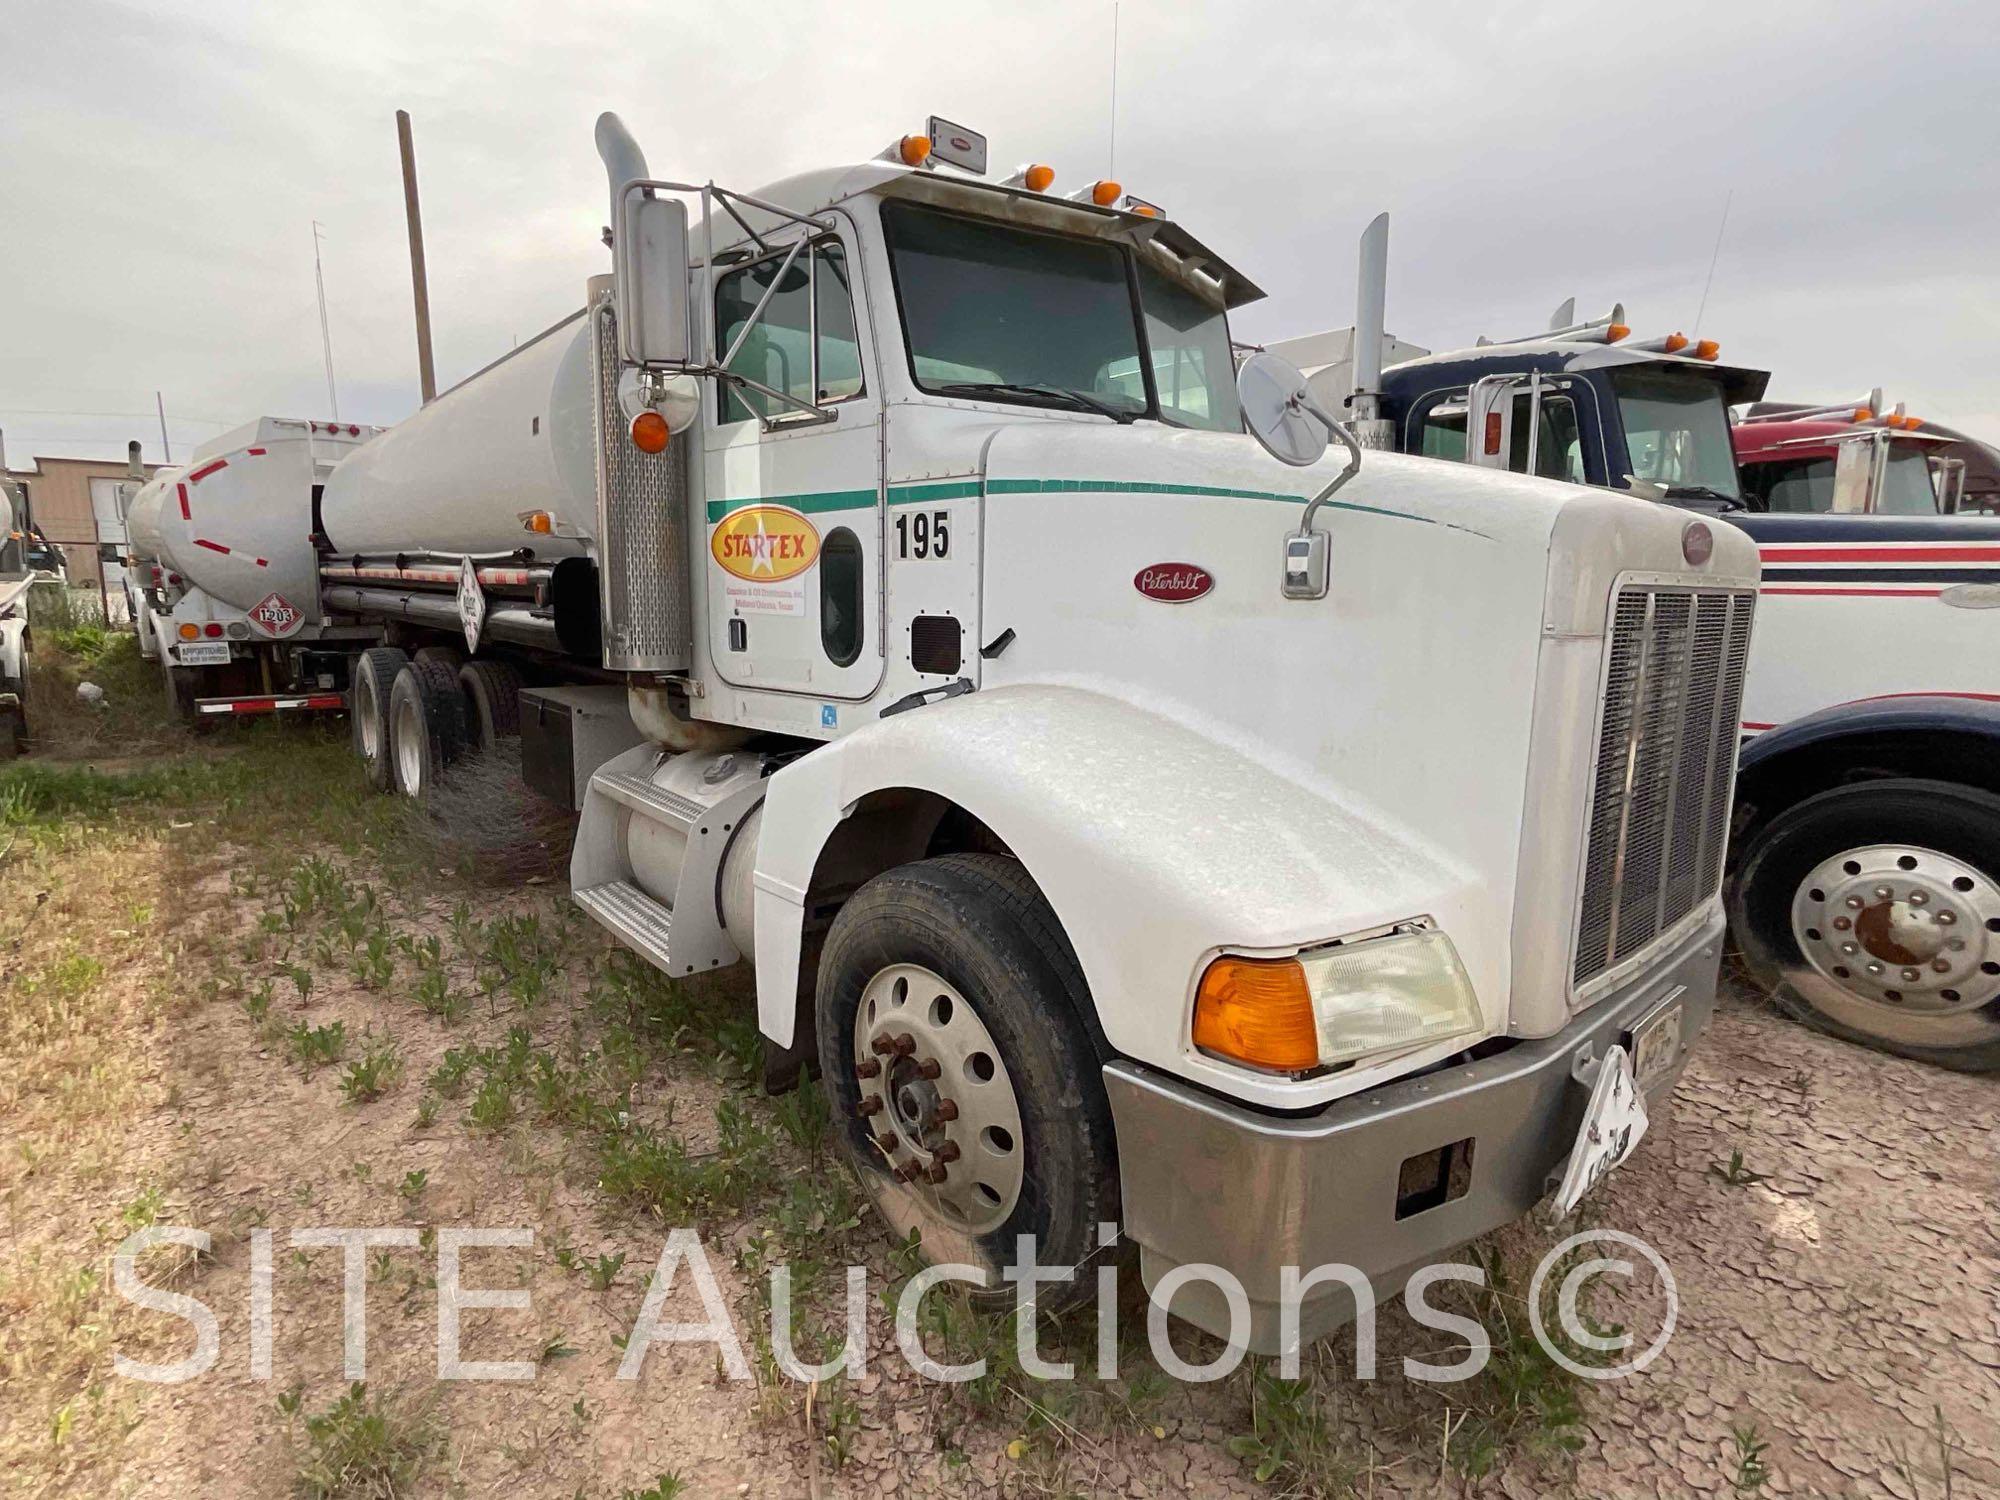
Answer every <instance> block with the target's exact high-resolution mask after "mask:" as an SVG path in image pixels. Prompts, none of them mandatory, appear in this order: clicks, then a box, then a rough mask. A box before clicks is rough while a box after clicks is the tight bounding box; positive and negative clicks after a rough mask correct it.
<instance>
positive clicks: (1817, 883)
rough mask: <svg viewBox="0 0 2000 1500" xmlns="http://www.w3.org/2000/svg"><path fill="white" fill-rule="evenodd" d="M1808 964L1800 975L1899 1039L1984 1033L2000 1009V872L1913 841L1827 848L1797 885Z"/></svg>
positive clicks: (1847, 1018) (1809, 988)
mask: <svg viewBox="0 0 2000 1500" xmlns="http://www.w3.org/2000/svg"><path fill="white" fill-rule="evenodd" d="M1791 917H1792V937H1793V939H1794V941H1796V942H1797V944H1798V949H1799V952H1800V954H1801V955H1803V956H1804V959H1805V964H1806V968H1805V969H1803V970H1794V971H1792V978H1793V980H1794V987H1795V988H1797V989H1799V990H1800V991H1801V993H1802V994H1803V995H1804V997H1805V998H1806V999H1807V1000H1808V1001H1809V1002H1810V1003H1812V1004H1813V1005H1814V1006H1815V1007H1817V1008H1818V1009H1820V1010H1821V1011H1823V1012H1825V1013H1826V1014H1828V1015H1831V1016H1833V1017H1834V1018H1835V1019H1837V1020H1840V1021H1842V1022H1844V1023H1846V1024H1847V1025H1850V1026H1854V1027H1856V1028H1857V1029H1859V1030H1863V1031H1867V1032H1870V1033H1871V1034H1874V1035H1879V1036H1883V1037H1888V1038H1890V1039H1893V1040H1898V1041H1915V1042H1923V1041H1931V1042H1949V1041H1957V1040H1983V1039H1985V1038H1986V1037H1989V1036H1992V1035H1994V1034H1996V1033H2000V1021H1995V1020H1988V1019H1987V1018H1985V1017H1983V1016H1981V1014H1980V1012H1981V1011H1982V1010H1984V1009H1985V1008H1986V1007H1987V1006H1988V1005H1989V1004H1990V1003H1991V1002H1992V1001H1993V1000H1994V999H1996V998H2000V879H1996V877H1995V876H1994V875H1993V874H1990V873H1988V872H1987V871H1985V870H1982V869H1980V868H1979V867H1978V866H1977V865H1974V864H1970V863H1968V862H1967V861H1965V860H1963V859H1960V858H1958V857H1957V856H1955V855H1950V854H1945V853H1942V852H1940V851H1938V850H1935V849H1927V848H1923V847H1921V846H1919V845H1914V844H1868V845H1863V846H1861V847H1858V848H1853V849H1844V850H1842V851H1840V852H1839V853H1838V854H1835V855H1832V856H1831V857H1829V858H1827V859H1823V860H1821V861H1820V862H1819V863H1818V864H1817V865H1815V866H1813V868H1812V869H1811V870H1809V871H1808V872H1807V873H1806V875H1805V878H1804V879H1802V880H1801V881H1800V882H1799V885H1798V888H1797V890H1796V891H1794V893H1793V896H1792V906H1791Z"/></svg>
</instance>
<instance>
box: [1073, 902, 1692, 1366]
mask: <svg viewBox="0 0 2000 1500" xmlns="http://www.w3.org/2000/svg"><path fill="white" fill-rule="evenodd" d="M1722 931H1723V915H1722V911H1721V908H1720V904H1719V903H1716V902H1711V903H1710V906H1709V910H1708V916H1707V919H1706V920H1705V921H1704V922H1702V924H1701V925H1700V926H1699V927H1698V928H1697V929H1696V930H1695V931H1694V933H1693V934H1692V935H1691V936H1688V937H1685V938H1683V939H1681V940H1680V942H1679V943H1678V944H1676V945H1675V947H1673V948H1672V949H1670V950H1669V951H1668V952H1666V953H1664V954H1662V955H1661V956H1660V957H1659V958H1657V959H1656V960H1655V961H1654V962H1653V963H1652V964H1650V965H1648V967H1647V969H1646V971H1645V972H1644V973H1643V974H1642V975H1640V976H1639V977H1638V978H1636V979H1635V980H1633V981H1632V982H1631V983H1630V984H1628V985H1626V986H1625V987H1623V988H1621V989H1618V990H1615V991H1613V992H1612V993H1610V994H1608V995H1606V996H1605V997H1604V998H1603V999H1601V1000H1599V1001H1597V1002H1596V1003H1595V1004H1594V1005H1592V1006H1591V1007H1590V1009H1589V1010H1587V1011H1585V1012H1584V1013H1583V1014H1582V1015H1581V1016H1579V1017H1577V1018H1576V1019H1575V1020H1573V1021H1572V1022H1571V1023H1570V1024H1569V1026H1568V1027H1566V1028H1565V1029H1564V1030H1562V1031H1560V1032H1558V1033H1557V1034H1556V1035H1554V1036H1551V1037H1545V1038H1542V1039H1540V1040H1536V1041H1524V1042H1520V1043H1518V1044H1516V1045H1515V1046H1513V1047H1510V1048H1508V1049H1507V1050H1506V1051H1505V1052H1502V1053H1499V1054H1497V1055H1495V1056H1492V1057H1488V1058H1483V1059H1481V1060H1479V1061H1477V1062H1472V1063H1466V1064H1463V1065H1460V1066H1454V1067H1450V1068H1444V1069H1439V1070H1437V1071H1434V1072H1430V1073H1426V1074H1423V1075H1422V1076H1420V1077H1415V1078H1406V1079H1401V1080H1398V1081H1396V1082H1394V1083H1389V1084H1385V1085H1383V1086H1382V1087H1380V1088H1374V1089H1368V1090H1366V1091H1364V1092H1362V1093H1360V1094H1356V1095H1354V1096H1352V1097H1351V1098H1347V1099H1341V1100H1338V1101H1336V1102H1335V1103H1333V1104H1331V1105H1329V1106H1328V1107H1327V1108H1325V1109H1324V1110H1321V1111H1319V1112H1318V1113H1316V1114H1311V1115H1304V1116H1279V1115H1270V1114H1265V1113H1262V1112H1260V1111H1257V1110H1253V1109H1250V1108H1247V1107H1245V1106H1243V1105H1240V1104H1235V1103H1231V1102H1229V1101H1227V1100H1223V1099H1219V1098H1217V1097H1215V1096H1214V1095H1212V1094H1209V1093H1206V1092H1204V1091H1202V1090H1200V1089H1196V1088H1193V1087H1191V1086H1190V1085H1188V1084H1186V1083H1183V1082H1181V1081H1179V1080H1177V1079H1172V1078H1168V1077H1166V1076H1165V1075H1163V1074H1160V1073H1157V1072H1154V1071H1152V1070H1151V1069H1147V1068H1143V1067H1140V1066H1139V1065H1138V1064H1136V1063H1131V1062H1127V1061H1123V1060H1120V1061H1117V1062H1112V1063H1107V1064H1106V1065H1105V1068H1104V1084H1105V1088H1106V1090H1107V1091H1108V1092H1109V1094H1110V1096H1111V1112H1112V1115H1113V1117H1114V1119H1115V1120H1116V1122H1117V1127H1118V1158H1119V1175H1120V1179H1121V1181H1122V1184H1123V1195H1124V1211H1125V1232H1126V1234H1127V1235H1129V1236H1130V1237H1131V1238H1132V1239H1133V1240H1134V1241H1136V1242H1137V1243H1138V1245H1139V1250H1140V1274H1141V1275H1142V1277H1143V1278H1144V1280H1145V1283H1146V1286H1147V1288H1148V1290H1151V1289H1152V1288H1153V1287H1154V1286H1155V1285H1157V1283H1158V1282H1159V1280H1160V1278H1161V1277H1162V1276H1164V1275H1166V1274H1167V1272H1168V1271H1170V1270H1172V1269H1173V1268H1174V1267H1176V1266H1181V1265H1198V1264H1206V1265H1211V1266H1217V1267H1220V1268H1221V1269H1223V1270H1226V1271H1229V1272H1230V1273H1232V1274H1233V1275H1234V1276H1235V1277H1236V1278H1237V1280H1238V1281H1240V1282H1241V1283H1242V1285H1243V1287H1244V1289H1245V1291H1246V1292H1247V1293H1248V1294H1249V1299H1250V1325H1251V1326H1250V1329H1249V1336H1250V1347H1251V1349H1253V1350H1255V1351H1256V1352H1258V1353H1260V1354H1271V1353H1278V1352H1280V1350H1281V1344H1282V1342H1283V1340H1282V1339H1281V1330H1282V1327H1283V1324H1282V1319H1281V1307H1282V1304H1281V1294H1282V1282H1281V1280H1280V1276H1281V1270H1282V1268H1283V1267H1286V1266H1293V1267H1296V1268H1298V1271H1299V1273H1300V1274H1301V1276H1304V1275H1306V1274H1309V1273H1310V1272H1311V1271H1312V1269H1313V1268H1314V1267H1316V1266H1322V1265H1348V1266H1352V1267H1354V1268H1355V1269H1357V1270H1359V1271H1360V1272H1362V1273H1363V1274H1364V1275H1366V1276H1367V1277H1368V1279H1369V1282H1370V1284H1371V1286H1372V1287H1373V1290H1374V1295H1375V1298H1376V1300H1377V1301H1378V1302H1380V1301H1383V1300H1386V1299H1388V1298H1390V1297H1392V1296H1394V1295H1395V1294H1396V1293H1397V1292H1398V1291H1400V1290H1401V1289H1402V1286H1403V1283H1404V1282H1405V1281H1407V1280H1408V1279H1409V1277H1410V1275H1411V1274H1412V1273H1413V1272H1415V1271H1416V1270H1418V1269H1419V1268H1421V1267H1423V1266H1425V1265H1429V1264H1431V1263H1432V1262H1434V1261H1438V1260H1441V1259H1443V1258H1444V1257H1445V1256H1446V1255H1447V1254H1448V1253H1449V1252H1450V1251H1452V1250H1454V1249H1456V1248H1457V1247H1458V1246H1460V1245H1463V1244H1465V1243H1466V1242H1467V1241H1469V1240H1473V1239H1476V1238H1477V1237H1478V1236H1480V1235H1482V1234H1485V1233H1486V1232H1488V1231H1489V1230H1492V1229H1497V1228H1499V1227H1500V1226H1501V1225H1503V1224H1509V1223H1512V1222H1513V1221H1514V1220H1516V1219H1519V1218H1520V1217H1522V1216H1523V1215H1524V1214H1526V1213H1527V1212H1528V1211H1529V1210H1530V1209H1531V1208H1533V1207H1534V1206H1535V1204H1536V1203H1538V1202H1539V1201H1540V1200H1541V1198H1542V1197H1543V1195H1544V1194H1545V1193H1547V1192H1548V1191H1549V1189H1550V1187H1551V1185H1552V1177H1553V1175H1554V1174H1555V1173H1556V1172H1557V1170H1558V1169H1559V1168H1561V1166H1562V1165H1563V1163H1564V1162H1565V1161H1566V1160H1567V1159H1568V1157H1569V1152H1570V1147H1571V1144H1572V1143H1573V1141H1574V1139H1575V1136H1576V1133H1577V1129H1578V1127H1579V1125H1580V1124H1581V1122H1582V1118H1583V1111H1584V1106H1585V1104H1586V1103H1587V1102H1588V1099H1589V1089H1588V1088H1587V1087H1586V1086H1585V1084H1584V1083H1582V1082H1581V1081H1579V1079H1578V1077H1577V1072H1578V1070H1579V1069H1580V1068H1581V1067H1582V1065H1583V1064H1584V1063H1586V1062H1587V1061H1589V1060H1590V1059H1592V1058H1595V1057H1602V1056H1603V1055H1604V1053H1605V1051H1606V1049H1607V1048H1609V1047H1611V1046H1612V1045H1613V1044H1615V1043H1619V1042H1623V1043H1624V1044H1625V1046H1626V1048H1627V1050H1628V1051H1629V1050H1630V1049H1631V1045H1632V1031H1633V1029H1634V1028H1635V1027H1636V1026H1637V1025H1639V1024H1640V1023H1641V1022H1643V1021H1645V1020H1646V1019H1648V1018H1649V1017H1650V1016H1652V1015H1653V1014H1655V1013H1656V1012H1658V1011H1660V1010H1662V1009H1663V1008H1664V1007H1666V1006H1667V1005H1669V1004H1671V1003H1673V1002H1674V1001H1675V1000H1678V1001H1679V1002H1680V1005H1681V1007H1682V1009H1681V1027H1680V1032H1681V1038H1680V1046H1679V1048H1678V1049H1677V1050H1676V1052H1675V1055H1674V1057H1673V1060H1672V1062H1671V1064H1670V1065H1668V1066H1667V1067H1665V1068H1664V1069H1663V1070H1662V1071H1661V1072H1660V1074H1659V1075H1658V1077H1656V1078H1655V1079H1653V1080H1651V1081H1649V1083H1648V1086H1647V1088H1646V1099H1647V1103H1648V1104H1649V1105H1659V1106H1663V1105H1664V1103H1665V1101H1666V1097H1667V1095H1669V1094H1670V1093H1671V1092H1672V1090H1673V1086H1674V1082H1675V1080H1676V1079H1677V1078H1679V1076H1680V1071H1681V1067H1682V1065H1683V1064H1684V1063H1685V1061H1686V1059H1687V1054H1688V1050H1689V1048H1690V1047H1691V1046H1692V1045H1693V1043H1694V1041H1695V1040H1696V1039H1697V1038H1698V1037H1699V1036H1700V1035H1701V1034H1702V1032H1704V1031H1705V1030H1707V1028H1708V1022H1709V1018H1710V1016H1711V1015H1712V1014H1713V1013H1714V1010H1715V987H1716V973H1717V969H1718V967H1719V965H1720V962H1721V954H1722ZM1465 1142H1470V1143H1471V1144H1470V1146H1469V1147H1467V1146H1465V1145H1463V1144H1462V1143H1465ZM1443 1148H1452V1149H1451V1150H1449V1151H1447V1152H1445V1154H1444V1155H1442V1156H1434V1155H1433V1153H1439V1152H1440V1151H1441V1150H1443ZM1433 1178H1434V1179H1435V1180H1432V1179H1433ZM1413 1179H1415V1181H1414V1183H1413ZM1438 1198H1444V1199H1445V1201H1441V1202H1438V1201H1434V1200H1436V1199H1438ZM1172 1310H1173V1312H1174V1314H1175V1316H1177V1317H1180V1318H1184V1319H1186V1320H1187V1321H1188V1322H1190V1323H1193V1324H1194V1325H1195V1326H1197V1327H1199V1328H1203V1329H1206V1330H1208V1331H1209V1332H1211V1333H1214V1334H1217V1335H1218V1336H1221V1337H1227V1336H1228V1334H1229V1322H1230V1318H1229V1306H1228V1303H1227V1301H1226V1300H1225V1298H1224V1296H1223V1294H1222V1293H1221V1291H1220V1290H1219V1289H1217V1288H1216V1287H1215V1286H1214V1285H1213V1284H1212V1283H1211V1282H1209V1281H1207V1280H1204V1279H1201V1278H1196V1279H1193V1280H1190V1281H1188V1282H1185V1283H1184V1284H1183V1285H1182V1286H1181V1287H1180V1289H1179V1290H1178V1291H1177V1292H1176V1293H1175V1295H1174V1298H1173V1305H1172ZM1353 1315H1354V1303H1353V1299H1352V1297H1351V1295H1350V1294H1349V1292H1348V1291H1347V1289H1346V1288H1345V1287H1344V1286H1342V1285H1341V1284H1340V1283H1339V1282H1337V1281H1336V1282H1332V1283H1323V1284H1322V1285H1320V1286H1317V1287H1315V1288H1313V1291H1312V1294H1311V1295H1309V1296H1308V1297H1307V1299H1306V1300H1305V1301H1304V1303H1303V1304H1302V1306H1301V1307H1300V1309H1299V1318H1298V1329H1299V1339H1300V1341H1301V1342H1310V1341H1311V1340H1313V1339H1315V1338H1318V1337H1320V1336H1321V1335H1323V1334H1325V1333H1327V1332H1329V1331H1330V1330H1332V1329H1334V1328H1336V1327H1338V1326H1339V1325H1340V1324H1342V1323H1344V1322H1347V1321H1348V1320H1349V1319H1351V1318H1352V1317H1353Z"/></svg>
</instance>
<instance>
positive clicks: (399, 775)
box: [389, 657, 465, 800]
mask: <svg viewBox="0 0 2000 1500" xmlns="http://www.w3.org/2000/svg"><path fill="white" fill-rule="evenodd" d="M464 750H465V699H464V698H463V697H462V696H461V695H460V694H459V691H458V674H457V673H456V672H454V671H452V669H451V668H450V667H448V666H446V665H445V664H444V663H443V662H441V661H439V660H438V659H437V658H435V657H431V658H429V659H421V658H418V659H412V660H411V662H410V664H409V665H408V666H406V667H404V668H403V670H402V671H400V672H398V673H397V674H396V683H395V686H394V687H392V688H391V689H390V690H389V760H390V764H391V766H392V768H393V769H394V773H395V780H394V786H395V790H396V791H398V792H400V793H401V794H402V795H403V796H405V797H414V798H417V799H419V800H422V799H423V798H425V797H428V796H429V795H430V794H431V792H432V791H434V790H435V789H436V787H437V783H438V778H439V777H440V776H442V775H443V774H444V772H445V768H446V767H447V766H449V765H451V763H452V762H453V761H455V760H457V759H458V758H459V756H460V755H461V754H462V753H464Z"/></svg>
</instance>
